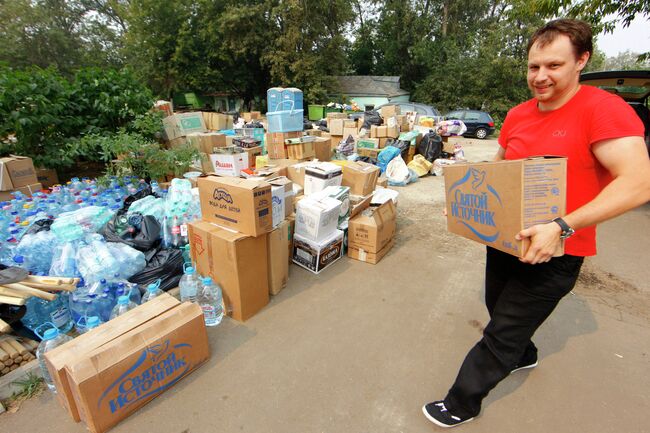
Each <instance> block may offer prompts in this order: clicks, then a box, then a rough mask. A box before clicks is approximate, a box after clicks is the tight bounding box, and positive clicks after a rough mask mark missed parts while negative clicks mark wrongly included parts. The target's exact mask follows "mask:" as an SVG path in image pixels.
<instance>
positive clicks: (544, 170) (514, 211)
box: [444, 157, 567, 257]
mask: <svg viewBox="0 0 650 433" xmlns="http://www.w3.org/2000/svg"><path fill="white" fill-rule="evenodd" d="M566 162H567V160H566V158H552V157H551V158H531V159H520V160H513V161H499V162H482V163H476V164H454V165H449V166H446V167H445V168H444V173H445V191H446V194H447V229H448V230H449V231H450V232H452V233H456V234H459V235H461V236H463V237H466V238H468V239H472V240H475V241H477V242H480V243H482V244H486V245H489V246H491V247H493V248H496V249H498V250H501V251H504V252H506V253H509V254H512V255H514V256H518V257H522V256H524V255H525V254H526V250H527V248H528V245H527V243H524V242H523V241H518V240H516V239H515V235H516V234H517V233H519V232H520V231H521V230H523V229H525V228H528V227H530V226H533V225H535V224H541V223H547V222H549V221H551V220H552V219H554V218H557V217H561V216H563V215H564V213H565V210H566V170H567V168H566ZM561 253H562V251H558V252H557V254H558V255H559V254H561Z"/></svg>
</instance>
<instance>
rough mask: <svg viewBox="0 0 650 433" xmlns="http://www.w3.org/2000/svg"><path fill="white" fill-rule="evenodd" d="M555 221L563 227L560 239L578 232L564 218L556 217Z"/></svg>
mask: <svg viewBox="0 0 650 433" xmlns="http://www.w3.org/2000/svg"><path fill="white" fill-rule="evenodd" d="M553 222H554V223H557V225H559V226H560V228H561V229H562V233H560V239H566V238H570V237H571V236H573V234H574V233H575V232H576V231H575V230H573V229H572V228H571V227H570V226H569V224H567V223H566V221H564V220H563V219H562V218H559V217H558V218H555V219H554V220H553Z"/></svg>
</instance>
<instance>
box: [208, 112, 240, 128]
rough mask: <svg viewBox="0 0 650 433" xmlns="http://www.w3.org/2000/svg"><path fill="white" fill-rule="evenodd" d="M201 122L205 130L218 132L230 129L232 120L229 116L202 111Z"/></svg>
mask: <svg viewBox="0 0 650 433" xmlns="http://www.w3.org/2000/svg"><path fill="white" fill-rule="evenodd" d="M201 114H202V115H203V121H204V122H205V126H206V128H207V129H209V130H211V131H220V130H222V129H232V127H233V119H232V116H231V115H228V114H222V113H214V112H207V111H204V112H202V113H201Z"/></svg>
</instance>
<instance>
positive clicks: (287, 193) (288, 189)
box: [267, 176, 294, 225]
mask: <svg viewBox="0 0 650 433" xmlns="http://www.w3.org/2000/svg"><path fill="white" fill-rule="evenodd" d="M267 182H268V183H270V184H271V186H282V188H283V190H284V217H283V218H287V217H288V216H289V215H291V214H292V213H293V196H294V192H293V182H291V181H290V180H289V178H287V177H285V176H278V177H274V178H271V179H268V180H267ZM273 219H274V220H275V209H274V211H273ZM274 225H275V224H274Z"/></svg>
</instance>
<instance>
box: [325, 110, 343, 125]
mask: <svg viewBox="0 0 650 433" xmlns="http://www.w3.org/2000/svg"><path fill="white" fill-rule="evenodd" d="M325 117H326V118H327V124H328V125H329V122H330V120H331V119H347V118H348V115H347V114H346V113H327V114H326V115H325Z"/></svg>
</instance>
